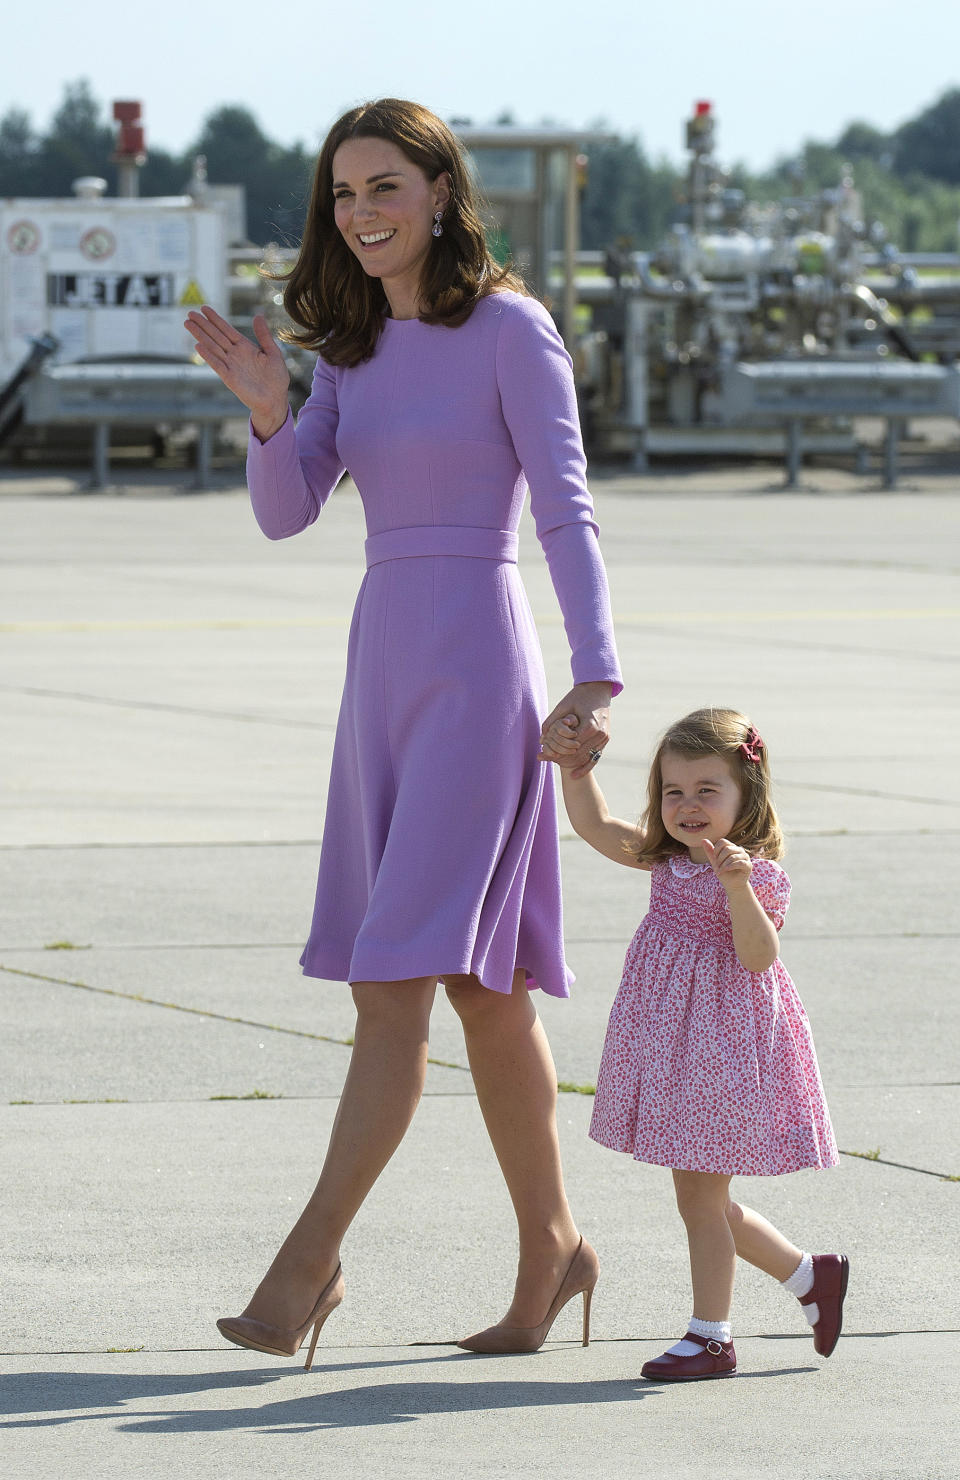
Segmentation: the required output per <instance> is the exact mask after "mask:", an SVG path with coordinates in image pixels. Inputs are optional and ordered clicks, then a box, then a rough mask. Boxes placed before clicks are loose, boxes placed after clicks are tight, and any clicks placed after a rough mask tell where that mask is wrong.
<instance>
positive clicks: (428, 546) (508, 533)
mask: <svg viewBox="0 0 960 1480" xmlns="http://www.w3.org/2000/svg"><path fill="white" fill-rule="evenodd" d="M518 547H519V537H518V535H517V532H516V530H512V529H484V528H481V527H477V526H474V525H470V524H423V525H419V524H418V525H414V526H411V527H408V528H406V529H385V530H383V531H382V532H381V533H380V534H372V535H370V537H369V539H367V540H366V541H365V543H364V550H365V552H366V557H367V569H368V570H369V569H370V567H371V565H379V564H380V563H381V562H382V561H384V560H411V559H415V558H416V557H417V556H423V555H465V556H468V557H473V558H474V559H479V560H500V561H507V562H509V563H510V564H512V565H516V563H517V550H518Z"/></svg>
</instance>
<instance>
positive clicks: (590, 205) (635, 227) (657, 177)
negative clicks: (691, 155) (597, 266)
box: [580, 125, 681, 251]
mask: <svg viewBox="0 0 960 1480" xmlns="http://www.w3.org/2000/svg"><path fill="white" fill-rule="evenodd" d="M601 127H602V125H601ZM598 132H599V129H598ZM587 157H588V161H589V167H588V172H587V187H586V189H585V191H584V193H583V199H582V201H581V218H580V219H581V232H580V235H581V241H582V243H583V246H584V247H585V248H586V249H587V250H592V251H598V250H601V249H603V248H604V247H608V246H612V245H614V244H615V243H622V244H623V245H626V246H629V247H631V248H643V247H652V246H654V245H655V244H656V242H657V241H658V240H659V239H660V237H661V236H662V235H663V233H664V231H665V230H666V228H667V226H668V225H669V224H670V222H671V221H672V220H673V218H674V216H675V215H676V208H677V200H678V196H679V193H680V188H681V176H680V174H679V173H678V172H677V171H676V170H675V169H674V168H673V167H672V166H671V165H669V164H667V163H661V164H658V165H651V164H650V162H649V160H648V159H647V156H646V154H645V153H644V151H643V147H642V145H641V144H640V142H639V140H638V139H622V138H616V137H611V138H605V139H596V140H594V141H593V142H592V143H591V144H589V145H588V146H587Z"/></svg>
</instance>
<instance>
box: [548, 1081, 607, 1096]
mask: <svg viewBox="0 0 960 1480" xmlns="http://www.w3.org/2000/svg"><path fill="white" fill-rule="evenodd" d="M557 1089H558V1090H559V1091H560V1093H561V1094H562V1095H595V1094H596V1092H597V1086H596V1085H595V1084H574V1082H573V1080H572V1079H561V1080H560V1082H559V1083H558V1085H557Z"/></svg>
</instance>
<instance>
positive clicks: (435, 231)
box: [433, 211, 443, 236]
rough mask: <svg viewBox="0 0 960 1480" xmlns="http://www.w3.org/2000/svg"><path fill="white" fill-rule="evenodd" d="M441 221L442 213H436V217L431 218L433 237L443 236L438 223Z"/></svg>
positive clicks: (441, 228)
mask: <svg viewBox="0 0 960 1480" xmlns="http://www.w3.org/2000/svg"><path fill="white" fill-rule="evenodd" d="M442 220H443V212H442V211H437V213H436V215H435V216H434V218H433V235H434V236H443V227H442V226H441V225H440V222H441V221H442Z"/></svg>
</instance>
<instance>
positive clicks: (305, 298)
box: [278, 98, 527, 365]
mask: <svg viewBox="0 0 960 1480" xmlns="http://www.w3.org/2000/svg"><path fill="white" fill-rule="evenodd" d="M347 139H386V140H388V141H389V142H390V143H391V144H396V145H397V147H398V148H399V149H402V150H403V153H404V154H405V155H406V157H407V158H408V159H409V160H410V161H411V163H412V164H415V165H417V166H418V167H419V168H420V169H421V170H422V171H423V173H424V174H425V175H426V177H427V179H428V180H431V181H433V180H435V179H436V178H437V176H438V175H440V174H443V173H444V172H446V174H447V175H448V176H449V177H450V200H449V203H448V204H447V206H446V207H445V209H444V213H443V235H442V236H439V237H435V238H433V241H432V243H431V247H430V255H429V259H428V262H427V266H426V268H425V270H424V276H423V281H422V283H421V299H422V303H423V307H422V309H421V312H420V318H421V319H422V321H423V322H424V323H425V324H445V325H447V326H448V327H450V328H455V327H456V326H457V325H458V324H462V323H463V322H464V321H465V320H466V319H468V318H469V317H470V314H471V313H472V312H473V309H474V308H475V307H476V305H477V303H478V302H479V301H480V299H481V298H485V297H486V296H487V294H488V293H492V292H495V291H496V290H497V289H498V288H512V289H513V290H514V291H515V292H517V293H526V291H527V289H526V288H525V287H524V285H523V283H522V281H521V280H520V279H519V278H518V277H517V276H516V275H515V274H514V273H512V272H511V271H510V268H509V267H501V266H500V265H499V264H498V263H497V262H495V261H494V259H493V257H492V256H491V254H490V250H489V248H488V246H487V239H486V234H485V232H484V229H483V223H482V222H481V220H480V206H479V201H478V195H477V189H476V186H475V185H474V183H473V180H472V178H471V175H470V169H469V167H468V165H467V163H466V160H465V159H464V156H463V151H462V150H461V148H460V145H459V144H458V143H457V140H456V139H455V138H454V136H453V134H452V133H451V132H450V129H449V128H448V127H447V125H446V124H445V123H444V122H443V120H442V119H441V118H438V117H437V116H436V114H435V113H431V112H430V110H429V108H423V107H421V106H420V104H419V103H409V102H406V101H404V99H402V98H381V99H380V100H379V101H378V102H376V103H361V104H360V106H359V107H357V108H351V109H350V110H349V112H347V113H344V115H343V117H342V118H338V119H337V121H336V123H335V124H334V125H333V127H332V128H331V130H330V132H329V133H328V135H327V137H326V139H325V141H324V144H323V148H322V149H321V150H320V157H319V159H318V160H317V168H316V171H315V173H314V177H313V189H312V191H311V195H310V205H309V208H308V211H307V222H306V226H305V228H304V233H303V240H302V242H301V244H300V253H299V255H298V257H297V260H296V262H295V263H294V265H293V267H292V269H291V270H290V272H289V274H285V275H284V276H283V277H282V278H280V279H278V280H279V281H282V282H284V284H285V287H284V290H283V303H284V307H285V308H286V311H287V313H288V315H289V317H290V318H291V319H292V320H293V322H294V323H295V324H298V325H299V326H300V327H299V329H291V330H286V331H285V332H284V334H283V338H285V339H286V340H287V341H288V342H289V343H291V344H299V345H302V346H303V347H304V348H305V349H311V350H316V351H317V352H318V353H319V354H321V355H322V356H323V358H324V359H325V360H327V361H328V362H329V363H330V364H331V365H358V364H360V362H361V361H362V360H368V359H369V358H370V356H371V355H372V354H373V352H374V350H375V349H376V346H377V340H378V338H379V337H380V332H381V330H382V328H383V320H384V316H385V314H386V309H387V297H386V294H385V293H384V290H383V285H382V283H381V282H380V280H379V278H375V277H368V276H367V274H366V273H365V272H364V270H363V268H362V266H361V265H360V263H359V262H358V261H357V259H356V257H355V256H354V254H353V253H352V252H351V251H350V248H349V247H348V246H347V244H346V242H345V241H344V239H343V237H342V236H341V234H340V232H339V230H338V229H337V226H336V223H335V221H334V195H333V157H334V155H335V154H336V152H337V150H338V149H339V148H340V145H341V144H343V143H344V141H345V140H347Z"/></svg>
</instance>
